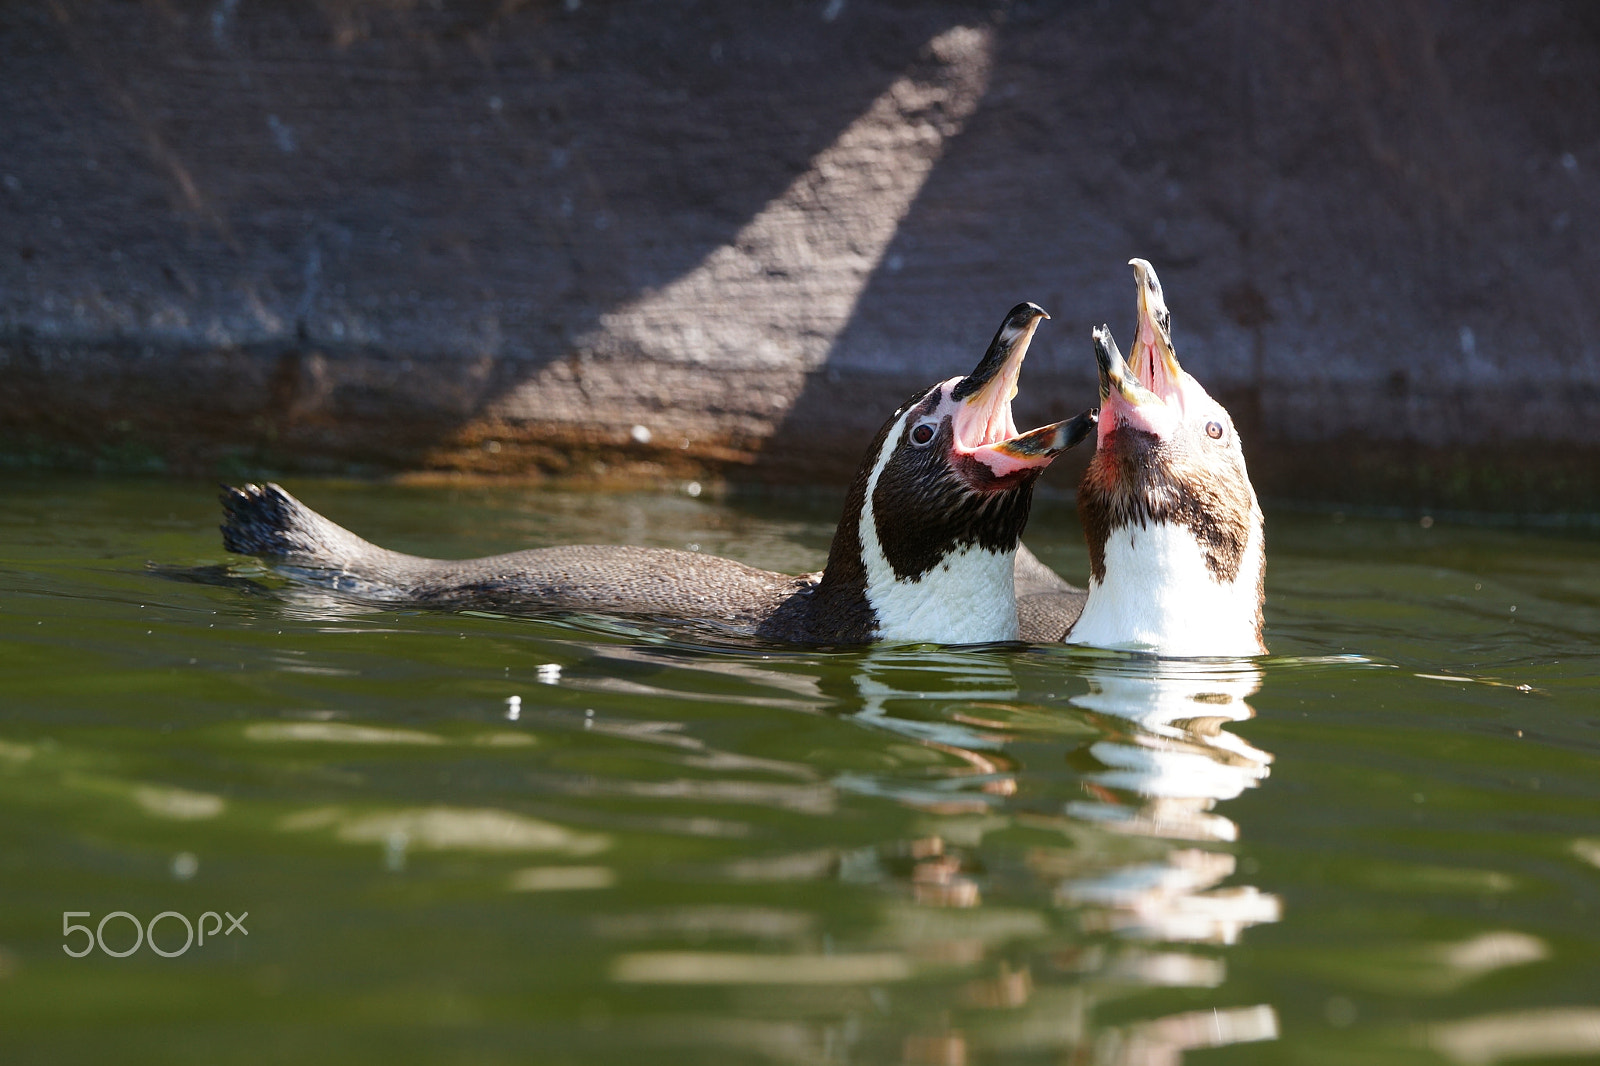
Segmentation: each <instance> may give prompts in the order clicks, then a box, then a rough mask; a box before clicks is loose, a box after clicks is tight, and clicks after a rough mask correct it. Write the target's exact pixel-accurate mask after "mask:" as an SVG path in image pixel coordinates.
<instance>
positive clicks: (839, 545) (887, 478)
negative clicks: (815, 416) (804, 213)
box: [829, 303, 1094, 643]
mask: <svg viewBox="0 0 1600 1066" xmlns="http://www.w3.org/2000/svg"><path fill="white" fill-rule="evenodd" d="M1048 317H1049V316H1048V315H1047V314H1045V312H1044V311H1043V310H1041V309H1040V308H1039V307H1038V306H1036V305H1034V304H1031V303H1023V304H1018V305H1017V306H1016V307H1014V308H1012V309H1011V311H1010V312H1009V313H1008V314H1007V315H1006V318H1005V321H1004V322H1002V323H1001V325H1000V329H999V330H998V332H996V333H995V336H994V340H993V341H992V342H991V343H990V345H989V348H988V350H987V351H986V352H985V353H984V356H983V358H982V360H980V361H979V363H978V365H977V367H976V368H975V369H974V370H973V371H972V373H970V374H967V375H965V376H963V377H955V378H950V379H949V380H947V381H941V382H939V383H938V384H936V385H933V386H932V387H930V388H928V389H926V390H924V391H923V392H920V393H918V394H917V395H916V396H913V397H912V398H911V399H910V400H908V401H907V402H906V403H905V404H904V405H902V406H901V407H900V409H899V410H897V411H896V412H895V413H894V415H893V416H891V417H890V419H889V420H888V422H886V423H885V424H884V426H883V428H882V429H881V430H879V432H878V436H877V439H876V440H875V441H874V442H873V446H872V448H871V449H870V450H869V451H868V453H867V456H866V458H865V460H864V462H863V464H862V467H861V469H860V471H859V472H858V473H857V476H856V484H855V486H854V487H853V488H852V492H851V497H850V500H849V502H848V504H847V506H846V511H845V517H844V520H843V521H842V522H841V524H840V528H839V534H838V535H836V537H835V541H834V551H833V552H832V553H831V554H830V556H829V570H836V568H837V572H839V573H843V574H853V572H854V568H855V567H857V566H859V568H860V571H859V572H860V578H861V585H862V586H863V589H862V591H863V593H864V598H865V600H866V602H867V603H868V604H869V605H870V606H871V608H872V611H873V613H874V615H875V618H876V623H875V625H876V635H877V636H878V637H880V638H882V639H891V640H914V641H930V642H940V643H979V642H984V641H992V640H1010V639H1015V636H1016V630H1017V622H1016V604H1015V599H1014V591H1013V575H1012V569H1011V566H1012V556H1013V554H1014V553H1015V551H1016V548H1017V543H1018V541H1019V539H1020V538H1021V536H1022V530H1023V527H1024V526H1025V525H1026V524H1027V521H1028V509H1029V505H1030V503H1031V501H1032V496H1033V486H1034V483H1035V482H1036V481H1037V480H1038V477H1039V475H1040V473H1042V472H1043V470H1044V469H1045V467H1047V466H1049V465H1050V463H1051V461H1052V460H1054V459H1055V457H1056V456H1057V455H1059V454H1060V453H1061V452H1063V451H1065V450H1066V449H1068V448H1070V447H1072V446H1073V445H1074V444H1077V443H1078V442H1079V441H1081V440H1082V439H1084V438H1085V437H1086V436H1088V434H1089V432H1090V430H1091V429H1092V428H1093V427H1094V415H1093V413H1092V412H1085V413H1083V414H1080V415H1078V416H1077V417H1076V418H1072V419H1069V420H1067V421H1064V422H1057V423H1053V424H1051V425H1048V426H1042V427H1040V428H1039V429H1035V430H1032V431H1030V432H1027V433H1018V432H1017V427H1016V424H1015V422H1013V421H1012V417H1011V400H1012V398H1013V397H1014V396H1015V395H1016V392H1017V375H1018V373H1019V371H1020V370H1021V368H1022V360H1023V358H1024V357H1025V355H1026V354H1027V350H1028V345H1029V343H1030V342H1031V341H1032V339H1033V334H1034V331H1035V330H1036V329H1037V328H1038V325H1039V322H1040V321H1041V320H1043V319H1045V318H1048Z"/></svg>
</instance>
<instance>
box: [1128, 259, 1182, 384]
mask: <svg viewBox="0 0 1600 1066" xmlns="http://www.w3.org/2000/svg"><path fill="white" fill-rule="evenodd" d="M1128 265H1129V266H1131V267H1133V280H1134V282H1135V284H1137V285H1138V287H1139V324H1138V327H1137V328H1136V331H1135V333H1134V338H1133V350H1132V352H1130V353H1129V355H1128V365H1129V366H1130V367H1132V368H1133V372H1134V374H1136V375H1137V376H1138V378H1139V381H1140V382H1141V383H1142V384H1144V386H1145V387H1146V388H1148V389H1149V390H1150V391H1151V392H1153V393H1155V394H1156V395H1157V396H1160V397H1162V398H1163V399H1168V398H1170V396H1171V395H1172V394H1173V393H1175V392H1176V391H1177V389H1178V384H1179V382H1180V381H1181V380H1182V377H1181V376H1182V374H1183V368H1182V367H1180V366H1179V365H1178V353H1177V352H1175V351H1174V350H1173V348H1172V313H1171V312H1170V311H1168V310H1167V298H1166V295H1165V294H1164V293H1163V292H1162V290H1161V279H1160V278H1158V277H1156V268H1155V267H1153V266H1151V265H1150V263H1149V261H1148V260H1144V259H1130V260H1128Z"/></svg>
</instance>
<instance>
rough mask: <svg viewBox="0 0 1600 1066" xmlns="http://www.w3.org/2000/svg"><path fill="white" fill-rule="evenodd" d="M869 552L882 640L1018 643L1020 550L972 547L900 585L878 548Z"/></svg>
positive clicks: (871, 592) (871, 595) (870, 585)
mask: <svg viewBox="0 0 1600 1066" xmlns="http://www.w3.org/2000/svg"><path fill="white" fill-rule="evenodd" d="M876 539H877V538H876V537H875V536H874V538H873V540H874V541H876ZM867 547H868V550H867V553H866V564H867V600H868V601H869V602H870V603H871V604H872V609H873V611H874V613H876V614H877V616H878V637H879V639H881V640H892V641H915V642H918V643H922V642H926V643H931V644H986V643H989V642H991V641H997V640H1016V639H1017V597H1016V578H1015V557H1016V552H1015V551H1009V552H994V551H989V550H987V549H985V548H983V547H980V546H979V545H976V544H973V545H968V546H967V547H964V548H960V549H958V550H956V551H952V552H950V553H949V554H948V555H946V556H945V557H944V558H943V559H941V560H940V561H939V563H938V565H936V566H935V567H934V568H933V569H932V570H929V571H928V572H927V573H925V574H923V575H921V576H920V577H918V578H915V579H907V580H901V579H897V578H896V577H895V575H894V569H893V568H892V567H891V566H890V565H889V561H888V560H887V559H885V558H884V556H883V552H882V549H881V548H879V547H878V545H877V544H876V543H873V544H870V545H868V546H867Z"/></svg>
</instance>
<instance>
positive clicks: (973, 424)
mask: <svg viewBox="0 0 1600 1066" xmlns="http://www.w3.org/2000/svg"><path fill="white" fill-rule="evenodd" d="M1049 317H1050V316H1049V315H1047V314H1045V313H1044V311H1042V310H1041V309H1039V308H1038V307H1036V306H1034V305H1033V304H1019V305H1018V306H1017V307H1015V308H1013V309H1012V311H1011V313H1010V314H1009V315H1007V316H1006V321H1005V323H1004V324H1003V325H1002V326H1001V327H1000V332H999V333H997V334H995V339H994V342H993V344H991V345H990V347H989V351H988V353H987V354H985V356H984V359H983V362H981V363H979V364H978V368H977V369H976V370H974V371H973V372H972V374H970V375H968V377H966V378H964V379H963V380H962V382H961V383H960V384H959V385H957V387H956V391H955V394H954V395H956V396H958V397H959V398H960V399H961V406H960V407H959V408H957V409H956V413H955V417H954V419H953V420H952V421H953V426H952V428H953V430H954V434H955V440H954V442H953V445H952V450H953V452H954V453H955V455H956V456H958V457H962V458H965V459H968V460H971V463H972V464H978V465H980V466H981V467H982V471H977V473H978V477H979V479H980V480H981V479H983V474H984V473H985V472H986V474H987V479H990V480H992V481H994V482H997V483H998V484H983V485H978V486H976V487H979V488H1004V487H1007V486H1006V484H1005V483H1008V482H1014V481H1015V480H1016V478H1017V476H1018V475H1020V474H1022V473H1024V472H1026V471H1030V470H1043V469H1044V468H1045V467H1047V466H1049V465H1050V463H1051V462H1052V461H1053V460H1054V459H1055V457H1056V456H1057V455H1059V454H1060V453H1061V452H1063V451H1066V450H1067V449H1068V448H1070V447H1072V446H1073V445H1074V444H1076V443H1078V441H1080V440H1082V439H1083V437H1084V436H1085V435H1086V434H1087V432H1088V427H1089V426H1091V425H1092V424H1093V421H1092V417H1093V416H1092V415H1079V416H1077V417H1076V418H1072V419H1067V420H1066V421H1063V422H1055V423H1052V424H1051V425H1048V426H1041V427H1039V428H1038V429H1034V430H1030V431H1028V432H1027V433H1018V432H1017V424H1016V422H1015V421H1014V420H1013V419H1012V417H1011V401H1012V399H1013V398H1014V397H1015V396H1016V394H1017V376H1018V375H1019V374H1020V373H1021V372H1022V360H1023V359H1024V358H1025V357H1026V356H1027V353H1028V345H1029V344H1030V343H1031V342H1032V340H1033V334H1034V331H1035V330H1036V329H1038V327H1039V323H1040V321H1041V320H1043V319H1046V318H1049ZM963 394H964V395H963ZM960 465H962V466H967V467H968V468H969V469H971V466H970V465H969V464H960Z"/></svg>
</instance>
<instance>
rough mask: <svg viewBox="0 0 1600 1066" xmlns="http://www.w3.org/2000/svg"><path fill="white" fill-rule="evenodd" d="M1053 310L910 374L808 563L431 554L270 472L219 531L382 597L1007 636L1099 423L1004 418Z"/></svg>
mask: <svg viewBox="0 0 1600 1066" xmlns="http://www.w3.org/2000/svg"><path fill="white" fill-rule="evenodd" d="M1048 317H1049V316H1048V315H1047V314H1045V312H1044V311H1043V310H1041V309H1040V308H1039V307H1038V306H1036V305H1034V304H1031V303H1022V304H1018V305H1017V306H1016V307H1014V308H1012V309H1011V311H1010V312H1009V313H1008V314H1007V315H1006V317H1005V320H1004V322H1002V323H1001V326H1000V329H999V330H998V331H997V332H996V333H995V336H994V340H993V341H992V342H991V343H990V345H989V348H988V350H987V351H986V352H985V353H984V356H983V359H982V360H981V361H980V362H979V363H978V365H977V368H976V369H974V370H973V371H972V373H970V374H968V375H966V376H965V377H954V378H950V379H949V380H947V381H942V382H939V383H938V384H936V385H933V386H932V387H930V388H928V389H926V390H924V391H922V392H919V393H918V394H916V395H915V396H913V397H912V398H911V399H910V400H908V401H907V402H906V403H905V404H903V405H901V406H900V408H899V409H898V410H896V411H895V412H894V414H893V415H892V416H891V417H890V418H889V420H888V421H887V422H885V423H884V424H883V427H882V428H881V429H879V430H878V434H877V436H876V437H875V438H874V439H873V441H872V444H871V446H870V447H869V448H868V450H867V453H866V456H865V458H864V459H863V461H862V464H861V467H860V469H859V470H858V471H857V473H856V477H855V480H854V482H853V483H852V484H851V486H850V490H849V492H848V493H847V495H846V497H845V507H844V514H843V516H842V517H841V518H840V520H839V525H838V528H837V530H836V532H835V533H834V537H833V543H832V545H831V547H830V549H829V552H828V561H827V565H826V566H825V567H824V568H823V569H822V571H820V572H819V573H816V574H805V575H799V576H791V575H788V574H778V573H773V572H770V571H766V570H758V569H755V568H754V567H749V566H745V565H744V564H742V563H738V562H735V561H733V560H731V559H722V558H717V557H715V556H708V555H702V554H699V553H694V552H684V551H674V550H671V549H665V548H640V547H623V546H602V545H571V546H565V547H557V548H542V549H537V550H531V551H519V552H512V553H510V554H508V555H496V556H490V557H487V558H481V559H464V560H448V559H425V558H421V557H419V556H414V555H403V554H401V553H399V552H393V551H388V550H386V549H384V548H380V547H378V546H377V545H374V544H370V543H368V542H367V541H365V540H363V539H361V538H360V537H358V536H357V535H355V534H354V533H351V532H350V531H349V530H347V529H344V528H343V527H341V526H339V525H336V524H335V523H333V522H332V521H330V520H329V519H327V518H324V517H323V516H322V515H319V514H317V513H316V512H315V511H313V510H311V509H310V508H309V507H307V506H305V505H304V504H302V503H301V502H300V501H299V500H296V499H295V498H294V497H293V496H291V495H289V493H287V492H285V491H284V490H283V489H282V488H280V487H279V486H277V485H274V484H271V483H268V484H264V485H245V486H244V487H242V488H232V487H229V486H223V492H222V496H221V500H222V505H223V508H224V511H225V519H226V520H225V521H224V523H223V525H222V527H221V528H222V540H223V545H224V546H225V547H226V548H227V550H229V551H231V552H236V553H239V554H243V555H255V556H260V557H263V558H266V559H269V560H271V561H273V562H274V563H276V564H278V565H279V566H281V567H283V568H285V569H286V570H287V571H288V572H289V573H291V574H293V575H295V576H298V577H300V578H302V579H304V580H307V581H310V582H313V583H316V584H319V585H322V586H325V587H329V588H333V589H337V590H339V591H342V592H345V593H348V594H350V595H353V596H357V597H361V598H365V599H368V600H373V601H378V602H383V603H391V604H410V605H423V606H437V607H446V608H457V609H461V608H490V609H497V610H513V611H516V610H521V611H535V612H548V611H582V612H589V613H597V614H606V615H618V616H631V617H642V618H649V619H655V620H660V621H667V622H674V623H692V624H701V625H707V626H711V627H715V628H717V629H719V630H721V631H723V632H731V633H734V634H739V635H746V636H753V637H756V638H760V639H765V640H772V641H782V642H787V643H797V644H812V645H857V644H867V643H872V642H876V641H897V642H917V643H924V642H926V643H938V644H979V643H989V642H995V641H1014V640H1016V639H1017V638H1018V633H1019V624H1018V619H1017V605H1016V598H1015V591H1014V589H1015V586H1014V579H1013V572H1012V569H1013V568H1012V560H1013V557H1014V555H1015V553H1016V550H1017V545H1018V542H1019V538H1020V537H1021V535H1022V531H1023V528H1024V526H1026V524H1027V521H1028V509H1029V506H1030V504H1031V502H1032V497H1033V489H1034V483H1035V482H1036V481H1037V480H1038V478H1039V475H1040V473H1042V472H1043V470H1044V469H1045V468H1046V467H1047V466H1049V465H1050V463H1051V461H1052V460H1053V459H1054V458H1055V457H1056V456H1057V455H1059V454H1060V453H1061V452H1063V451H1065V450H1067V449H1068V448H1071V447H1073V446H1074V445H1076V444H1077V443H1079V442H1080V441H1082V440H1083V439H1085V438H1086V437H1087V436H1088V435H1089V433H1090V432H1091V431H1092V430H1093V428H1094V425H1095V416H1094V412H1093V411H1092V410H1090V411H1085V412H1083V413H1082V414H1079V415H1077V416H1076V417H1074V418H1071V419H1067V420H1065V421H1062V422H1056V423H1052V424H1051V425H1047V426H1042V427H1040V428H1039V429H1035V430H1032V431H1030V432H1027V433H1021V434H1019V433H1018V432H1017V428H1016V425H1015V423H1014V422H1013V421H1012V417H1011V400H1012V398H1013V397H1014V396H1015V395H1016V391H1017V375H1018V373H1019V371H1020V370H1021V367H1022V361H1023V358H1024V357H1025V355H1026V354H1027V350H1028V345H1029V344H1030V343H1031V341H1032V339H1033V335H1034V332H1035V330H1036V329H1037V328H1038V325H1039V322H1040V321H1041V320H1042V319H1045V318H1048Z"/></svg>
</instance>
